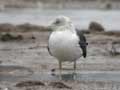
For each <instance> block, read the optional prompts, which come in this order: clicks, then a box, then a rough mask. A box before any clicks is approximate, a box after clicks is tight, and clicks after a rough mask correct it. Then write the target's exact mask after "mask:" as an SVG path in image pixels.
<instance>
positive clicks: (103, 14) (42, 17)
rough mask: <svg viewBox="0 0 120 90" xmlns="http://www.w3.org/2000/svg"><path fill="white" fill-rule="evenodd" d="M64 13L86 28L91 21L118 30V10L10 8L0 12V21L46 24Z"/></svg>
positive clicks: (82, 27) (119, 12)
mask: <svg viewBox="0 0 120 90" xmlns="http://www.w3.org/2000/svg"><path fill="white" fill-rule="evenodd" d="M60 15H65V16H69V17H70V18H72V21H73V23H74V24H75V25H76V26H77V27H79V28H81V29H87V28H88V25H89V23H90V22H91V21H97V22H99V23H101V24H102V25H103V26H104V27H105V29H107V30H120V25H119V23H120V11H119V10H82V9H80V10H79V9H57V10H56V9H40V8H36V9H35V8H34V9H23V10H22V9H20V10H18V9H13V10H12V9H10V10H6V11H2V12H0V23H13V24H20V23H26V22H29V23H32V24H38V25H41V24H42V25H48V24H49V23H50V22H51V20H53V19H54V18H55V17H57V16H60Z"/></svg>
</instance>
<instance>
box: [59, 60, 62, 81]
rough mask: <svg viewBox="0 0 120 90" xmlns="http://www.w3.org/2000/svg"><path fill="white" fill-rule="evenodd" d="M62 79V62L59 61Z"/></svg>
mask: <svg viewBox="0 0 120 90" xmlns="http://www.w3.org/2000/svg"><path fill="white" fill-rule="evenodd" d="M59 70H60V79H62V62H61V61H60V60H59Z"/></svg>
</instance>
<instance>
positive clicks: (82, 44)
mask: <svg viewBox="0 0 120 90" xmlns="http://www.w3.org/2000/svg"><path fill="white" fill-rule="evenodd" d="M76 33H77V35H78V37H79V45H80V48H81V49H82V53H83V57H84V58H86V56H87V45H88V43H87V41H86V37H85V36H84V33H83V32H82V31H80V30H78V29H76Z"/></svg>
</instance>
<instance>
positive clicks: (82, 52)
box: [48, 16, 87, 72]
mask: <svg viewBox="0 0 120 90" xmlns="http://www.w3.org/2000/svg"><path fill="white" fill-rule="evenodd" d="M50 28H51V29H52V30H53V32H52V33H51V35H50V37H49V41H48V51H49V53H50V55H52V56H54V57H55V58H56V59H58V61H59V69H60V72H61V69H62V62H65V61H69V62H74V67H73V68H74V71H75V70H76V60H78V59H79V58H80V57H81V56H83V57H84V58H85V57H86V55H87V50H86V46H87V43H86V38H85V36H84V35H83V33H81V32H80V31H78V30H76V29H75V27H74V25H73V24H72V22H71V20H70V19H69V18H68V17H65V16H59V17H57V18H56V19H55V20H54V21H53V23H52V24H51V25H50Z"/></svg>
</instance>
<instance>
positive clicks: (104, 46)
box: [0, 30, 120, 90]
mask: <svg viewBox="0 0 120 90" xmlns="http://www.w3.org/2000/svg"><path fill="white" fill-rule="evenodd" d="M1 33H3V32H1ZM4 33H5V32H4ZM10 33H12V35H19V34H20V35H22V36H23V40H20V41H18V40H13V41H0V61H1V65H0V87H1V88H2V89H6V88H8V90H10V89H12V90H59V89H61V87H62V90H68V89H71V90H80V89H81V90H98V89H100V90H113V89H115V90H119V89H120V78H119V75H120V73H119V72H120V55H116V56H112V55H111V53H110V51H109V46H110V44H111V42H113V41H119V40H120V36H119V35H107V34H103V33H90V34H86V37H87V40H88V43H89V45H88V56H87V58H86V59H84V58H80V59H79V60H78V61H77V73H78V74H77V77H78V78H76V79H75V80H73V79H72V78H73V77H72V76H71V75H72V74H69V73H71V72H72V70H63V80H61V81H60V80H59V78H58V76H52V75H51V70H52V69H57V68H58V62H57V60H56V59H55V58H54V57H52V56H50V55H49V53H48V51H47V48H46V47H47V41H48V37H49V35H50V32H49V31H39V30H38V31H37V30H35V31H34V30H31V31H27V32H25V31H21V32H20V31H10ZM32 37H34V38H32ZM119 45H120V43H119ZM64 68H72V63H64ZM57 72H59V70H58V69H57V71H56V73H57ZM64 72H65V73H66V72H67V73H68V74H65V73H64ZM57 75H58V73H57ZM29 80H32V84H33V83H34V84H33V85H31V82H29V83H28V84H27V85H28V86H23V87H16V84H18V83H20V82H21V81H29ZM35 81H39V82H42V83H44V84H45V85H36V84H35ZM55 81H56V82H61V83H64V84H65V85H67V86H70V88H64V87H63V84H62V86H60V85H61V83H58V84H57V85H56V84H55V85H54V84H51V83H52V82H55ZM36 83H37V84H38V82H36ZM29 84H30V85H29ZM59 84H60V85H59Z"/></svg>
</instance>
